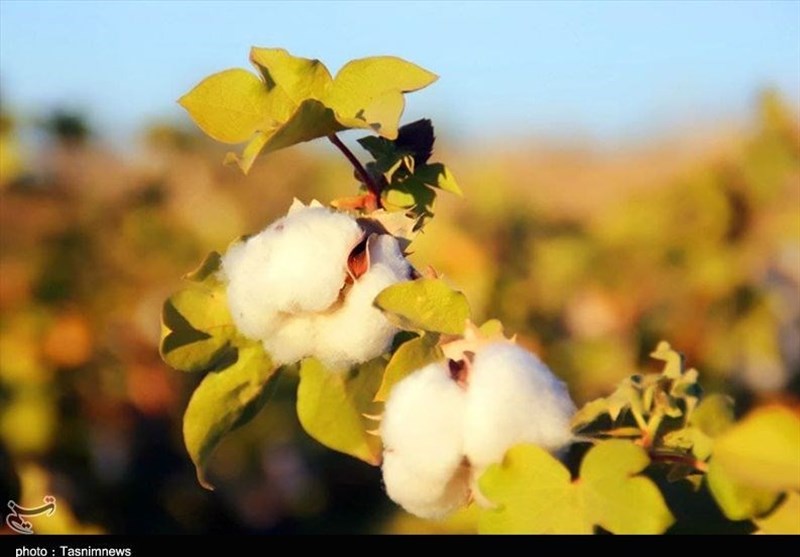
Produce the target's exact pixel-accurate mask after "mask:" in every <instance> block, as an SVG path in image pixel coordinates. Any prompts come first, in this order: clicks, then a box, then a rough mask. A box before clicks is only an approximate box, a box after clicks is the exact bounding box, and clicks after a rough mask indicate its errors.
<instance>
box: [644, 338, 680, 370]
mask: <svg viewBox="0 0 800 557" xmlns="http://www.w3.org/2000/svg"><path fill="white" fill-rule="evenodd" d="M650 357H651V358H653V359H655V360H661V361H662V362H664V371H663V372H662V373H663V374H664V376H665V377H669V378H670V379H677V378H679V377H680V376H681V374H682V373H683V356H681V354H680V353H679V352H676V351H675V350H673V349H672V347H671V346H670V345H669V343H668V342H666V341H664V340H662V341H661V342H659V343H658V346H657V347H656V349H655V350H654V351H653V352H651V353H650Z"/></svg>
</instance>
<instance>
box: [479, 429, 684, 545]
mask: <svg viewBox="0 0 800 557" xmlns="http://www.w3.org/2000/svg"><path fill="white" fill-rule="evenodd" d="M649 462H650V460H649V458H648V457H647V453H645V451H644V450H643V449H642V448H641V447H638V446H636V445H634V444H633V443H631V442H629V441H622V440H612V441H604V442H602V443H599V444H597V445H596V446H595V447H593V448H592V449H591V450H590V451H589V452H588V453H587V454H586V456H585V457H584V460H583V462H582V463H581V467H580V478H579V479H578V480H576V481H574V482H573V481H572V480H571V478H570V473H569V470H567V468H566V467H564V465H562V464H561V463H560V462H559V461H558V460H557V459H556V458H555V457H553V456H552V455H550V454H549V453H548V452H547V451H545V450H544V449H541V448H540V447H536V446H533V445H518V446H516V447H513V448H512V449H510V450H509V451H508V453H506V456H505V458H504V459H503V463H502V464H495V465H492V466H490V467H489V468H488V469H487V470H486V472H485V473H484V474H483V476H481V478H480V480H479V485H480V490H481V492H482V493H483V495H484V496H486V497H487V498H488V499H489V500H490V501H492V502H493V503H494V504H495V505H496V507H495V508H493V509H485V510H483V511H481V515H480V518H479V530H480V531H481V532H483V533H563V534H566V533H570V534H589V533H592V531H593V529H594V526H595V525H598V526H602V527H603V528H605V529H606V530H609V531H610V532H613V533H616V534H623V533H631V534H634V533H635V534H659V533H662V532H664V531H665V530H666V529H667V528H668V527H669V526H670V525H671V524H672V523H673V521H674V518H673V516H672V513H670V511H669V509H668V508H667V506H666V504H665V503H664V498H663V497H662V495H661V492H659V490H658V488H657V487H656V486H655V484H654V483H653V482H652V481H650V480H649V479H648V478H645V477H644V476H639V475H636V474H638V473H639V472H641V471H642V470H644V468H645V467H646V466H647V465H648V464H649Z"/></svg>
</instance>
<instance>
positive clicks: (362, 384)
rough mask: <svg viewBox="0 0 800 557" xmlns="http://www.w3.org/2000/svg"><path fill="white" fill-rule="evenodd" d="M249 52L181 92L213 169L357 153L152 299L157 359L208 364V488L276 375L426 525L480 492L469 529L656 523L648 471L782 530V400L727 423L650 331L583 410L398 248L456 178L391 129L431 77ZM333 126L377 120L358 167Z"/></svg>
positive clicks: (409, 127)
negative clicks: (332, 185)
mask: <svg viewBox="0 0 800 557" xmlns="http://www.w3.org/2000/svg"><path fill="white" fill-rule="evenodd" d="M250 61H251V62H252V63H253V65H254V67H255V69H256V73H251V72H248V71H246V70H242V69H230V70H225V71H222V72H219V73H216V74H213V75H211V76H210V77H208V78H206V79H204V80H203V81H201V82H200V83H199V84H198V85H197V86H196V87H195V88H193V89H192V90H191V91H190V92H189V93H187V94H186V95H185V96H184V97H182V98H181V99H180V103H181V105H182V106H183V107H184V108H185V109H186V110H187V111H188V112H189V115H190V116H191V117H192V119H193V120H194V121H195V122H196V123H197V124H198V126H199V127H200V128H201V129H202V130H203V131H204V132H205V133H207V134H208V135H209V136H211V137H212V138H214V139H216V140H218V141H221V142H223V143H229V144H240V143H244V142H246V145H245V147H244V148H243V149H242V150H241V152H239V153H229V154H228V156H227V157H226V162H227V163H231V164H234V165H237V166H238V167H239V168H240V169H241V171H242V172H244V173H247V172H248V171H249V170H250V168H251V167H252V166H253V164H255V163H256V160H257V159H258V158H259V157H261V156H263V155H267V154H269V153H270V152H273V151H276V150H278V149H283V148H286V147H290V146H292V145H295V144H298V143H302V142H305V141H310V140H314V139H317V138H327V139H328V140H329V141H330V142H331V143H332V144H333V145H334V146H336V147H337V148H338V149H339V150H340V151H341V152H342V154H343V155H344V156H345V158H346V159H347V160H348V162H349V163H350V164H352V165H353V168H354V171H355V173H354V176H355V177H356V179H357V182H356V187H357V192H356V194H355V195H349V196H344V197H341V198H339V199H334V200H331V201H330V202H329V203H327V204H323V203H320V202H319V201H317V200H305V201H300V200H297V199H295V201H294V202H293V203H292V205H291V206H290V207H287V208H286V213H285V215H284V216H282V217H280V218H278V219H277V220H275V221H274V222H271V223H265V226H264V228H263V229H262V230H261V231H257V232H256V233H254V234H251V235H250V236H246V237H242V238H240V239H239V240H236V241H234V242H233V243H232V244H231V245H230V246H229V247H228V248H227V250H225V252H224V253H216V252H214V253H211V254H210V255H209V256H208V257H207V258H206V259H205V260H204V261H203V262H202V263H201V264H200V266H199V267H198V268H197V269H196V270H195V271H193V272H191V273H189V274H188V275H186V277H185V279H186V283H185V287H184V288H182V289H181V290H179V291H178V292H176V293H175V294H173V295H172V296H170V298H169V299H168V300H167V301H166V302H165V304H164V310H163V314H162V341H161V346H160V352H161V356H162V358H163V359H164V360H165V361H166V362H167V363H168V364H169V365H170V366H172V367H174V368H176V369H178V370H181V371H185V372H190V373H198V374H202V376H203V379H202V380H201V381H200V383H199V385H198V386H197V388H196V389H195V391H194V393H193V394H192V397H191V399H190V400H189V403H188V405H187V408H186V412H185V415H184V422H183V435H184V440H185V443H186V448H187V451H188V453H189V456H190V457H191V459H192V461H193V462H194V464H195V466H196V468H197V474H198V480H199V482H200V483H201V484H202V485H203V486H205V487H207V488H209V489H211V488H213V486H212V484H211V479H210V478H209V477H208V472H207V465H208V461H209V459H210V458H211V456H212V454H213V452H214V449H215V447H216V446H217V444H218V443H219V442H220V441H221V439H222V438H223V437H224V436H225V435H226V434H227V433H229V432H230V431H231V430H232V429H234V428H236V427H239V426H241V425H243V424H244V423H246V422H247V421H249V420H250V419H252V417H253V416H254V415H255V414H256V413H257V412H258V411H259V410H260V409H261V408H262V407H263V406H264V405H265V404H267V403H268V402H267V401H268V399H269V397H268V394H269V391H270V388H271V386H272V385H274V383H275V381H276V378H277V377H278V376H279V375H281V374H290V375H297V376H298V377H299V381H298V387H297V395H296V412H297V417H298V420H299V422H300V424H301V426H302V427H303V428H304V429H305V430H306V432H307V433H308V434H309V435H310V436H311V437H313V438H314V439H316V440H317V441H319V442H320V443H322V444H323V445H325V446H327V447H329V448H330V449H333V450H336V451H340V452H343V453H346V454H348V455H351V456H353V457H356V458H359V459H361V460H363V461H364V462H367V463H369V464H371V465H374V466H380V467H381V471H382V479H383V487H384V489H385V491H386V494H387V496H388V497H389V498H390V499H391V500H393V501H394V502H395V503H396V504H397V505H398V506H399V507H401V508H403V509H404V510H405V511H407V512H409V513H411V514H414V515H417V516H419V517H422V518H427V519H433V520H440V519H446V517H448V516H449V515H451V514H452V513H454V512H456V511H459V510H461V509H464V508H467V507H470V506H476V507H477V508H478V509H479V511H478V523H477V528H478V530H479V531H481V532H490V533H492V532H493V533H499V532H548V533H568V532H575V533H591V532H594V531H598V530H601V531H608V532H613V533H661V532H664V531H666V530H668V529H669V528H671V527H673V524H674V523H675V520H676V519H675V515H673V514H672V511H671V510H670V504H671V502H670V501H669V500H668V499H667V498H666V497H665V493H664V492H662V491H661V490H660V488H659V487H658V485H659V484H658V483H656V482H654V481H653V480H652V479H651V478H652V477H654V476H657V475H659V474H660V475H661V476H660V477H662V478H663V477H666V478H669V480H670V481H673V482H677V481H679V482H684V483H686V484H687V485H691V486H693V489H695V491H696V492H697V493H701V492H702V493H706V494H710V495H711V497H712V498H713V500H714V501H715V502H716V504H717V505H718V506H719V508H720V512H721V513H722V514H723V515H724V519H727V520H729V521H731V523H736V524H742V521H749V522H747V523H748V524H752V525H753V528H756V527H757V528H759V529H761V530H762V531H776V530H780V529H781V528H783V527H784V526H782V525H784V524H786V523H787V516H788V519H789V520H788V521H789V522H791V519H792V518H794V516H795V515H794V514H793V513H798V512H800V511H796V510H795V509H798V508H800V497H798V495H797V492H798V490H800V485H798V483H797V481H796V474H794V473H793V472H795V471H796V470H797V469H798V468H800V462H797V458H796V456H797V455H800V446H798V444H800V419H798V416H797V413H796V412H794V411H792V410H787V409H786V408H785V407H781V406H777V407H773V408H766V409H760V410H758V411H757V412H755V413H754V414H753V415H750V416H748V417H747V418H745V419H744V420H743V421H742V422H740V423H734V420H733V412H732V401H731V400H730V399H728V398H727V397H724V396H721V395H712V396H709V397H705V398H704V397H703V396H702V391H701V389H700V387H699V384H698V381H697V379H698V373H697V371H696V370H694V369H686V368H685V367H684V362H683V360H682V357H681V356H680V354H679V353H678V352H676V351H675V350H673V349H672V348H671V347H670V346H669V345H668V344H667V343H665V342H662V343H661V344H659V346H658V347H657V348H656V350H655V351H654V352H653V353H652V357H653V358H655V359H657V360H659V361H661V362H662V364H663V371H662V372H661V373H660V374H648V375H640V374H633V375H631V376H630V377H628V378H627V379H625V380H624V381H623V382H622V383H621V384H620V386H619V388H618V389H617V390H616V391H615V392H613V393H611V394H610V395H609V396H608V397H605V398H600V399H597V400H594V401H590V402H589V403H587V404H586V405H584V406H583V407H582V408H581V409H580V410H577V411H576V406H575V404H574V402H573V400H572V398H571V396H570V392H569V387H568V386H567V384H566V383H565V382H564V381H563V378H560V377H559V376H558V370H551V369H550V367H548V365H546V363H545V360H546V358H542V357H540V356H539V355H536V354H533V353H532V352H530V351H528V350H526V349H525V348H524V347H523V346H522V345H521V344H518V343H517V342H516V338H515V337H513V336H512V337H511V338H508V337H507V336H506V333H505V331H504V330H503V326H502V324H501V323H499V322H498V321H494V320H490V321H487V322H485V323H483V324H481V325H480V326H478V325H477V324H475V323H473V316H472V314H471V310H470V307H469V303H468V301H467V299H466V297H465V296H464V295H463V294H462V293H461V292H459V291H458V290H457V289H456V288H454V287H453V285H451V284H450V283H449V282H448V281H447V280H445V279H444V278H442V277H440V276H439V275H438V274H437V273H436V271H435V270H434V269H426V270H425V271H424V272H420V271H418V270H417V269H415V268H414V267H413V266H412V265H411V264H410V263H409V261H408V259H407V257H406V255H407V254H408V253H409V251H410V250H412V249H413V240H414V238H415V236H416V235H417V234H418V233H419V232H420V231H422V230H424V229H425V226H426V225H427V223H428V222H429V221H430V220H431V219H432V218H434V202H435V199H436V197H437V194H438V193H439V192H442V191H445V192H449V193H453V194H457V195H460V193H461V192H460V189H459V187H458V185H457V183H456V181H455V179H454V177H453V175H452V174H451V172H450V171H449V170H448V168H447V167H446V166H444V165H443V164H441V163H439V162H432V160H431V159H432V157H433V146H434V134H433V126H432V125H431V122H430V121H429V120H418V121H416V122H412V123H409V124H405V125H402V126H401V125H400V118H401V115H402V112H403V108H404V104H405V98H404V95H405V94H406V93H410V92H414V91H417V90H419V89H422V88H424V87H426V86H428V85H430V84H431V83H432V82H433V81H435V80H436V78H437V77H436V76H435V75H434V74H432V73H431V72H429V71H427V70H425V69H424V68H421V67H419V66H417V65H415V64H412V63H410V62H407V61H405V60H402V59H400V58H396V57H392V56H380V57H371V58H363V59H359V60H353V61H351V62H349V63H347V64H345V65H344V66H343V67H342V68H341V69H340V70H339V72H338V73H337V74H336V76H335V77H332V76H331V74H330V72H329V71H328V69H327V68H326V67H325V65H324V64H322V63H321V62H319V61H318V60H311V59H306V58H300V57H296V56H293V55H291V54H289V53H288V52H287V51H285V50H283V49H277V48H253V49H252V50H251V52H250ZM348 129H361V130H365V131H367V132H369V133H370V135H367V136H365V137H362V138H360V139H359V140H358V143H359V145H360V146H361V147H362V148H363V149H364V150H365V151H366V155H367V156H368V157H369V160H368V162H367V163H366V164H362V162H361V161H360V159H359V158H358V157H357V156H356V155H355V154H354V153H353V152H352V151H351V150H350V148H349V147H347V145H345V143H344V142H343V141H342V139H341V138H340V137H339V135H338V133H339V132H341V131H344V130H348ZM445 248H446V247H445ZM775 431H778V432H779V434H778V435H777V437H776V435H775V434H774V432H775ZM765 432H767V433H766V434H765ZM769 432H772V433H771V434H770V433H769ZM786 432H789V433H788V434H787V433H786ZM795 433H796V434H795ZM754 440H758V442H755V441H754ZM787 443H788V445H787ZM752 446H758V447H759V448H758V450H757V451H754V450H753V449H752ZM787 446H788V449H787ZM787 455H789V456H787ZM748 459H749V460H748ZM792 459H794V460H792ZM742 460H744V461H746V462H748V465H747V466H746V467H745V471H746V472H747V473H742V467H741V466H740V465H739V463H740V462H742ZM765 463H766V464H765ZM765 470H769V471H770V472H769V473H764V471H765ZM697 486H700V487H701V488H702V489H701V490H700V491H697ZM703 490H705V491H703ZM698 497H699V495H698ZM698 508H702V507H698ZM687 520H692V517H691V516H689V517H688V519H687ZM678 526H679V525H678ZM678 526H675V527H678Z"/></svg>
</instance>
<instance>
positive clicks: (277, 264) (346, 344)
mask: <svg viewBox="0 0 800 557" xmlns="http://www.w3.org/2000/svg"><path fill="white" fill-rule="evenodd" d="M363 238H364V232H363V231H362V229H361V227H360V226H359V224H358V223H357V222H356V220H355V219H354V218H352V217H351V216H349V215H347V214H345V213H339V212H335V211H332V210H330V209H327V208H325V207H322V206H321V205H311V206H304V205H302V204H299V203H297V202H296V203H295V204H294V205H293V206H292V208H291V209H290V210H289V213H288V214H287V215H286V216H285V217H283V218H281V219H279V220H277V221H275V222H273V223H272V224H271V225H270V226H268V227H267V228H266V229H265V230H263V231H261V232H260V233H258V234H256V235H255V236H252V237H250V238H248V239H247V240H245V241H243V242H239V243H237V244H235V245H233V246H231V248H230V249H229V250H228V252H227V253H226V254H225V255H224V256H223V258H222V278H223V280H224V281H225V282H226V285H227V297H228V305H229V308H230V311H231V316H232V317H233V321H234V323H235V325H236V327H237V328H238V329H239V331H241V333H242V334H243V335H245V336H246V337H248V338H252V339H257V340H260V341H261V342H262V343H263V344H264V348H265V350H266V351H267V352H269V353H270V355H271V357H272V359H273V361H274V362H275V363H276V364H278V365H281V364H286V363H293V362H296V361H298V360H300V359H302V358H305V357H307V356H315V357H317V358H318V359H319V360H320V361H321V362H322V363H323V364H325V365H326V366H327V367H329V368H347V367H350V366H351V365H353V364H356V363H360V362H364V361H366V360H369V359H371V358H374V357H376V356H378V355H380V354H382V353H383V352H385V351H386V350H387V349H388V347H389V345H390V343H391V340H392V337H393V336H394V335H395V334H396V333H397V329H396V328H395V327H393V326H392V325H391V324H390V323H389V322H388V321H387V320H386V318H385V317H384V316H383V314H382V313H381V312H380V311H379V310H378V309H376V308H375V307H373V305H372V302H373V300H374V299H375V296H377V294H378V293H379V292H380V291H381V290H383V289H384V288H386V287H387V286H390V285H391V284H394V283H396V282H400V281H403V280H407V279H408V278H409V274H410V270H411V268H410V265H409V264H408V262H407V261H406V259H405V258H404V256H403V254H402V252H401V250H400V248H399V245H398V243H397V240H396V239H395V238H393V237H392V236H390V235H388V234H380V235H378V234H375V235H372V236H371V237H370V238H369V240H368V242H367V247H366V250H367V254H368V260H369V261H370V265H369V268H368V269H367V271H366V272H365V273H364V274H362V275H361V276H359V277H355V278H353V279H350V280H351V281H352V285H350V284H348V276H349V275H348V257H349V256H350V254H351V252H352V251H353V249H354V248H355V247H356V246H357V245H358V244H359V243H360V242H361V241H363Z"/></svg>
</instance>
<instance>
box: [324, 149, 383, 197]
mask: <svg viewBox="0 0 800 557" xmlns="http://www.w3.org/2000/svg"><path fill="white" fill-rule="evenodd" d="M328 140H330V142H331V143H333V144H334V145H336V147H337V148H338V149H339V150H340V151H341V152H342V154H343V155H344V156H345V157H347V160H348V161H350V164H352V165H353V168H355V170H356V173H357V174H358V175H359V177H360V178H361V181H362V182H364V185H366V186H367V190H368V191H369V193H370V194H372V197H374V198H375V203H376V205H377V206H378V207H381V206H382V204H381V188H380V186H378V184H376V183H375V180H373V179H372V177H371V176H370V175H369V173H368V172H367V170H366V169H365V168H364V166H363V165H362V164H361V162H360V161H359V160H358V159H357V158H356V156H355V155H354V154H353V152H352V151H350V149H348V148H347V145H345V144H344V143H342V140H341V139H339V137H338V136H337V135H336V134H335V133H332V134H330V135H329V136H328Z"/></svg>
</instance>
